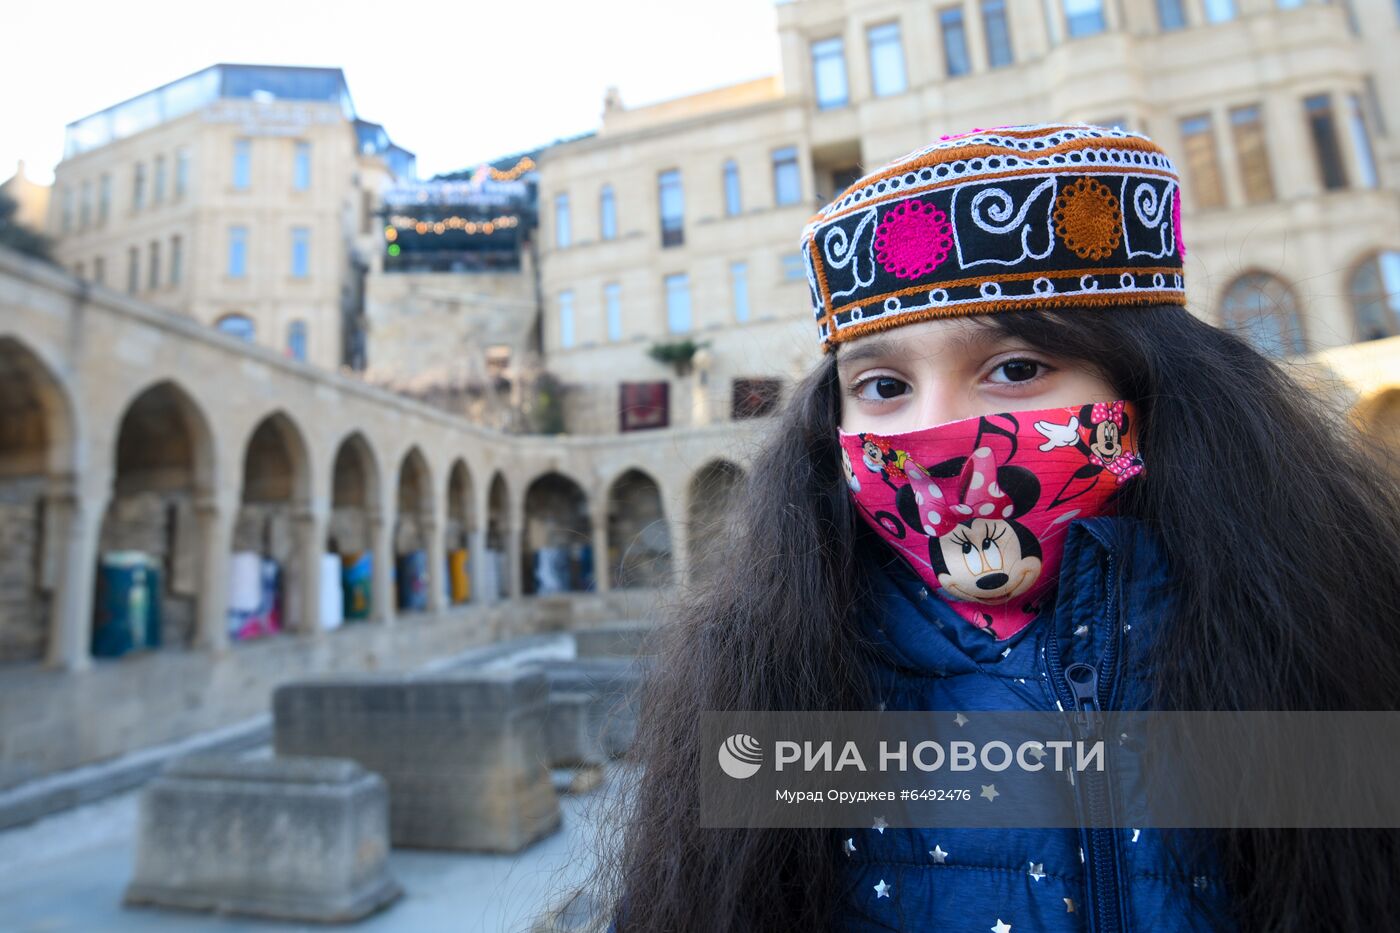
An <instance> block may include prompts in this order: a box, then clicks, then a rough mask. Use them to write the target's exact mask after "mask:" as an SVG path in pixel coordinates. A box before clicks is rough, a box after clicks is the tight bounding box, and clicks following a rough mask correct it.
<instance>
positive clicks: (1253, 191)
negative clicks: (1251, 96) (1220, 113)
mask: <svg viewBox="0 0 1400 933" xmlns="http://www.w3.org/2000/svg"><path fill="white" fill-rule="evenodd" d="M1230 135H1231V137H1232V138H1233V139H1234V143H1235V158H1236V159H1238V160H1239V165H1240V178H1241V180H1242V181H1243V182H1244V199H1245V201H1247V202H1248V203H1250V204H1263V203H1265V202H1267V201H1272V200H1273V199H1274V179H1273V172H1272V170H1271V169H1270V167H1269V147H1268V141H1267V139H1266V138H1265V136H1264V121H1263V118H1262V117H1261V115H1260V110H1259V106H1258V105H1257V104H1254V105H1250V106H1248V107H1235V108H1234V109H1233V110H1231V111H1230Z"/></svg>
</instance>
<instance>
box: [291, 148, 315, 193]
mask: <svg viewBox="0 0 1400 933" xmlns="http://www.w3.org/2000/svg"><path fill="white" fill-rule="evenodd" d="M310 187H311V144H310V143H308V142H298V143H297V144H296V148H295V149H293V150H292V188H293V189H295V190H297V191H306V190H307V189H308V188H310Z"/></svg>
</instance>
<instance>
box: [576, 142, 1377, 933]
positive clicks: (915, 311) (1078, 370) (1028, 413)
mask: <svg viewBox="0 0 1400 933" xmlns="http://www.w3.org/2000/svg"><path fill="white" fill-rule="evenodd" d="M803 250H804V256H805V257H806V259H807V263H808V274H809V281H810V284H811V288H812V299H813V304H814V308H815V318H816V322H817V326H818V336H819V338H820V341H821V349H822V351H823V352H822V355H821V357H820V360H819V361H818V362H817V364H816V366H815V368H814V369H813V371H812V372H811V373H810V375H808V376H807V377H806V378H805V379H804V380H803V381H802V382H801V384H800V385H798V386H797V388H796V390H795V392H794V393H793V395H792V397H791V399H790V401H789V402H788V404H787V406H786V408H785V410H784V412H783V414H782V415H781V417H780V418H779V419H778V423H777V424H776V425H775V426H774V429H773V431H772V434H771V437H770V439H769V440H768V442H767V446H766V449H765V450H763V451H762V452H760V453H759V455H758V456H757V457H756V462H758V463H762V464H764V468H763V469H762V470H754V471H753V473H752V476H751V478H750V479H749V480H748V481H747V485H746V487H745V489H744V492H743V495H742V501H739V502H737V503H735V507H734V510H733V515H734V521H733V524H732V526H731V530H730V536H731V537H730V538H729V539H727V540H726V541H724V542H723V544H722V545H720V547H721V550H722V551H723V553H724V555H725V556H724V560H725V563H724V565H723V567H722V568H720V569H719V570H718V572H716V573H715V574H714V576H713V577H712V578H710V579H708V580H703V581H697V582H696V583H695V584H693V591H692V592H690V593H688V594H687V597H686V602H685V605H684V607H683V608H682V609H680V610H679V612H678V613H677V616H678V618H676V619H675V621H674V622H673V623H672V624H671V625H669V626H668V627H667V629H666V631H665V635H664V638H665V641H664V644H662V646H661V652H660V654H659V656H658V662H657V667H656V669H655V670H654V672H653V675H652V676H651V677H650V678H649V682H648V685H647V689H646V692H645V695H644V701H643V707H642V714H641V720H640V726H639V735H638V739H637V744H636V746H635V747H634V752H635V754H636V756H637V758H638V761H639V762H640V764H641V765H642V766H643V768H642V769H638V772H637V774H638V777H637V783H636V786H635V787H634V788H631V789H630V790H629V791H628V794H627V799H626V801H625V805H626V806H627V807H628V808H629V816H628V820H627V823H626V825H625V829H624V831H623V843H624V845H623V846H622V848H621V850H620V851H619V852H618V853H616V854H615V855H614V856H613V857H609V856H608V855H607V854H606V853H605V855H604V861H603V875H602V880H603V881H604V883H605V885H606V891H605V893H606V894H607V895H608V897H609V902H610V903H612V904H613V905H614V908H615V913H613V914H612V915H611V916H612V917H614V918H615V919H614V927H615V929H616V930H617V931H618V933H632V931H648V933H654V931H681V930H686V931H689V930H696V931H701V930H703V931H744V933H749V931H760V930H765V931H766V930H774V931H777V930H783V931H786V930H802V931H807V930H828V929H834V930H885V929H895V930H898V929H903V930H975V931H982V930H991V931H994V933H1008V931H1011V933H1028V931H1038V930H1048V931H1062V930H1063V931H1070V930H1093V931H1138V930H1140V931H1147V930H1152V931H1159V930H1160V931H1175V930H1214V929H1239V930H1242V931H1243V930H1247V931H1316V930H1376V929H1390V928H1393V927H1394V925H1395V924H1396V923H1397V922H1400V921H1397V918H1400V884H1396V881H1397V880H1400V846H1398V845H1397V836H1396V834H1395V833H1394V832H1391V831H1388V830H1366V831H1359V830H1349V831H1343V830H1307V831H1303V830H1288V829H1274V830H1249V831H1245V830H1229V831H1226V830H1221V831H1205V830H1201V831H1192V832H1185V831H1181V832H1172V831H1165V830H1163V831H1157V830H1151V829H1087V828H1086V829H1078V830H1075V829H1025V830H991V829H977V830H972V829H969V830H955V829H952V830H950V829H899V828H892V827H881V826H879V825H878V824H877V825H876V826H874V827H852V828H850V829H846V830H839V831H838V830H816V829H812V830H791V829H788V830H779V829H772V830H761V829H751V830H739V829H734V830H727V829H702V828H699V826H698V813H697V807H698V797H699V791H698V787H699V782H700V780H701V778H700V774H701V772H702V769H703V768H704V767H710V768H711V769H712V768H713V763H712V761H711V759H712V757H713V756H714V754H715V750H714V749H711V748H702V747H701V746H700V739H699V722H698V720H699V714H700V713H701V712H702V711H706V710H870V709H887V710H894V709H935V710H937V709H943V710H947V709H960V710H972V709H1008V710H1055V709H1057V708H1071V707H1073V706H1075V705H1077V704H1078V702H1079V701H1083V702H1085V703H1089V704H1094V705H1098V706H1100V707H1101V708H1104V709H1163V710H1296V709H1327V710H1345V709H1361V710H1367V709H1377V710H1379V709H1394V708H1395V707H1396V704H1397V701H1400V625H1397V621H1400V612H1398V610H1400V496H1397V491H1396V481H1395V474H1394V473H1388V472H1387V466H1388V465H1387V464H1383V463H1381V462H1380V460H1379V456H1380V454H1379V453H1378V452H1377V451H1378V450H1379V449H1380V445H1377V444H1367V443H1366V439H1365V437H1364V436H1358V430H1357V429H1356V427H1355V426H1353V425H1351V424H1350V423H1348V421H1347V419H1346V418H1345V417H1343V416H1342V415H1341V414H1340V413H1339V412H1338V411H1335V410H1333V408H1332V407H1329V405H1327V404H1325V403H1324V402H1322V401H1321V400H1320V399H1319V398H1318V397H1317V396H1314V395H1312V394H1310V393H1309V392H1308V391H1306V390H1304V389H1303V388H1301V387H1300V385H1299V384H1298V383H1297V382H1295V381H1294V380H1293V379H1291V378H1290V377H1289V376H1288V375H1287V374H1285V372H1284V371H1283V370H1282V369H1281V368H1280V367H1279V366H1278V365H1276V364H1275V363H1273V362H1271V361H1269V360H1268V359H1266V358H1264V357H1262V356H1261V355H1260V354H1258V353H1257V352H1255V351H1254V350H1253V349H1251V348H1250V347H1249V346H1248V345H1247V344H1245V343H1244V342H1243V341H1241V340H1240V339H1239V338H1237V337H1235V336H1233V335H1232V334H1230V333H1227V332H1225V331H1222V330H1219V329H1217V328H1215V327H1213V326H1211V325H1209V324H1206V323H1204V322H1202V321H1201V320H1200V319H1198V318H1196V317H1194V316H1193V315H1191V314H1190V313H1189V312H1187V311H1186V309H1185V307H1184V304H1185V292H1184V287H1183V286H1184V283H1183V278H1182V257H1183V255H1184V253H1185V246H1184V244H1183V242H1182V236H1181V227H1180V195H1179V180H1178V177H1177V175H1176V173H1175V170H1174V169H1173V167H1172V165H1171V163H1170V161H1169V160H1168V159H1167V157H1166V155H1165V154H1164V153H1163V152H1162V151H1161V150H1160V149H1159V148H1158V147H1157V146H1156V145H1155V144H1153V143H1152V142H1151V141H1150V140H1148V139H1147V138H1145V137H1143V136H1140V135H1136V134H1133V133H1128V132H1124V131H1120V130H1115V129H1108V128H1104V127H1095V126H1087V125H1078V124H1075V125H1035V126H1008V127H997V128H994V129H987V130H981V129H979V130H974V131H973V132H971V133H967V134H963V135H960V136H951V137H943V138H942V139H940V140H939V141H938V142H937V143H935V144H934V145H932V146H930V147H928V148H925V149H922V150H919V151H917V152H914V153H911V154H909V155H908V156H906V157H904V158H902V159H899V160H896V161H895V162H893V163H891V164H889V165H887V166H884V167H882V168H880V169H878V170H877V171H875V172H873V173H871V174H869V175H867V176H865V177H864V178H862V179H860V180H859V181H857V182H856V183H855V184H853V185H852V186H851V187H850V188H849V189H847V190H846V191H845V192H843V193H842V194H841V195H840V196H838V197H837V198H836V199H835V200H834V201H833V202H832V203H831V204H828V205H827V206H826V207H825V208H823V209H822V210H821V211H820V212H819V213H818V214H817V215H816V216H815V217H813V219H812V220H811V222H810V223H809V224H808V225H807V227H806V229H805V230H804V234H803ZM1073 666H1077V668H1076V669H1077V670H1078V671H1079V672H1080V673H1081V674H1082V675H1083V677H1082V678H1081V680H1080V685H1079V687H1078V689H1077V692H1076V685H1075V684H1074V683H1071V682H1069V681H1067V679H1066V676H1065V671H1066V669H1068V668H1070V667H1073ZM1086 682H1087V683H1088V687H1087V688H1085V687H1084V686H1083V684H1084V683H1086Z"/></svg>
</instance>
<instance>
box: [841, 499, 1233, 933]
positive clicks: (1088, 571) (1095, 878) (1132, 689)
mask: <svg viewBox="0 0 1400 933" xmlns="http://www.w3.org/2000/svg"><path fill="white" fill-rule="evenodd" d="M873 552H874V553H876V554H882V555H887V556H881V557H879V558H877V559H873V560H871V561H869V566H870V567H871V577H872V583H873V585H874V587H875V592H876V596H877V601H876V605H878V606H880V607H882V611H881V612H878V613H872V616H871V617H870V618H869V619H868V620H867V628H868V631H869V634H870V636H871V637H872V638H873V639H874V640H875V642H876V648H877V654H878V656H879V658H880V661H879V663H878V664H877V665H876V669H875V671H874V674H875V680H876V683H877V690H878V694H879V696H878V697H877V698H876V703H875V704H873V705H875V706H876V708H884V709H892V710H901V709H929V710H966V711H973V710H1055V709H1057V708H1064V709H1070V708H1074V704H1073V701H1072V698H1071V697H1072V694H1071V692H1070V687H1069V684H1068V682H1067V681H1065V679H1064V676H1063V671H1064V669H1065V668H1066V667H1067V666H1068V665H1070V664H1074V663H1078V662H1084V663H1088V664H1091V665H1094V666H1095V668H1096V670H1097V671H1098V682H1097V688H1098V689H1097V698H1098V701H1099V703H1100V705H1101V708H1103V709H1130V710H1133V709H1145V708H1147V702H1148V700H1147V697H1148V686H1149V680H1148V677H1149V676H1150V671H1148V670H1147V667H1146V664H1145V663H1144V656H1145V651H1146V648H1147V646H1148V645H1149V644H1150V642H1151V639H1152V638H1153V636H1154V634H1155V632H1156V631H1157V628H1158V626H1159V624H1160V622H1161V620H1163V619H1164V618H1166V616H1167V613H1168V612H1169V610H1170V606H1171V596H1172V594H1171V591H1170V587H1169V586H1168V585H1167V584H1168V579H1167V575H1166V572H1165V569H1164V568H1165V564H1164V560H1163V556H1162V551H1161V544H1160V541H1159V540H1157V538H1156V536H1155V534H1154V533H1152V532H1151V530H1150V529H1149V528H1148V526H1146V525H1145V524H1143V523H1142V522H1141V521H1139V520H1137V519H1133V518H1129V517H1126V516H1105V517H1096V518H1089V519H1081V520H1078V521H1075V522H1072V523H1071V525H1070V527H1069V530H1068V533H1067V536H1066V541H1065V551H1064V560H1063V564H1062V566H1061V570H1060V579H1059V588H1058V592H1057V595H1056V597H1055V605H1054V606H1053V607H1052V608H1051V609H1049V610H1047V612H1046V613H1045V614H1043V615H1042V616H1041V617H1040V618H1039V619H1037V620H1036V621H1035V622H1033V623H1032V624H1030V625H1028V626H1026V627H1025V628H1024V629H1022V630H1021V631H1020V632H1018V633H1017V634H1016V635H1015V636H1013V637H1012V638H1011V639H1008V640H1007V641H1005V642H998V643H993V642H992V641H991V640H990V639H989V638H988V637H987V636H986V635H985V634H984V633H982V632H980V631H978V630H976V629H974V628H973V627H972V626H970V625H968V624H967V623H966V622H965V621H963V620H962V618H961V617H959V616H958V615H957V614H955V613H954V612H953V611H952V610H951V609H950V607H949V606H948V605H947V604H946V603H945V602H944V601H943V600H941V599H939V598H937V597H936V596H931V595H930V594H929V592H928V591H927V590H926V589H925V587H924V584H923V581H922V580H921V579H920V578H919V577H918V576H917V575H915V573H914V572H913V570H912V568H910V567H909V566H908V564H906V563H905V562H904V561H903V560H902V559H900V558H898V557H897V555H895V554H894V552H893V551H891V550H888V549H885V550H884V551H883V552H881V551H880V550H879V549H878V548H874V549H873ZM1008 649H1009V650H1008ZM881 703H882V704H883V706H880V704H881ZM839 845H840V846H841V849H842V851H843V852H845V853H846V862H847V865H848V866H849V872H848V874H847V878H848V880H849V882H850V884H849V888H848V891H847V893H846V895H845V897H844V901H843V904H844V912H843V918H842V928H843V929H846V930H858V931H867V930H890V929H894V930H899V929H904V930H939V931H943V930H954V931H976V933H984V931H995V933H1008V931H1009V933H1032V931H1049V933H1061V931H1065V933H1070V931H1076V933H1078V931H1093V933H1110V931H1112V933H1120V931H1122V933H1127V931H1132V933H1138V931H1141V933H1146V931H1153V933H1173V931H1206V930H1221V929H1229V927H1228V926H1227V925H1225V924H1223V923H1222V922H1220V921H1219V920H1218V917H1219V916H1223V911H1221V908H1222V907H1223V906H1224V901H1225V892H1224V890H1223V887H1222V885H1221V880H1220V877H1219V873H1218V866H1216V865H1215V864H1214V863H1213V860H1212V859H1211V858H1210V857H1209V852H1208V850H1207V853H1206V854H1205V855H1203V856H1199V857H1198V858H1197V862H1196V863H1195V864H1189V865H1184V866H1182V865H1173V864H1172V860H1171V859H1170V858H1169V856H1168V850H1167V848H1166V846H1165V845H1164V844H1163V839H1162V835H1161V833H1160V832H1159V831H1156V830H1152V829H1102V830H1087V829H1079V830H1074V829H1017V830H1005V829H932V828H930V829H897V828H885V829H883V830H877V829H874V828H861V829H852V830H851V831H849V832H843V833H841V839H840V842H839ZM1191 895H1195V896H1196V898H1197V900H1196V902H1195V903H1193V902H1192V900H1191V897H1190V896H1191ZM1212 910H1213V913H1212ZM1208 916H1209V917H1210V919H1208Z"/></svg>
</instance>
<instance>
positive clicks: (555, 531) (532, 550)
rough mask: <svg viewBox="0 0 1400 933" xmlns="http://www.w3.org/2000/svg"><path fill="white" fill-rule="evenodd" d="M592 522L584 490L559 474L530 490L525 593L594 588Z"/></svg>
mask: <svg viewBox="0 0 1400 933" xmlns="http://www.w3.org/2000/svg"><path fill="white" fill-rule="evenodd" d="M592 534H593V523H592V520H591V519H590V517H589V508H588V496H587V494H586V493H585V492H584V491H583V486H582V485H580V484H579V483H578V482H577V481H576V480H574V479H573V478H571V477H568V476H565V475H564V474H563V473H559V472H557V471H553V470H550V471H547V472H545V473H542V474H540V475H539V476H537V477H535V478H534V479H533V480H532V481H531V482H530V484H529V485H528V486H527V487H526V488H525V527H524V528H523V529H522V536H521V549H522V553H521V554H520V555H519V559H520V561H521V569H522V572H523V574H524V577H523V583H524V587H523V592H525V593H527V594H541V595H543V594H547V593H558V592H570V591H573V592H577V591H583V590H590V589H592V588H593V560H594V555H593V548H592Z"/></svg>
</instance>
